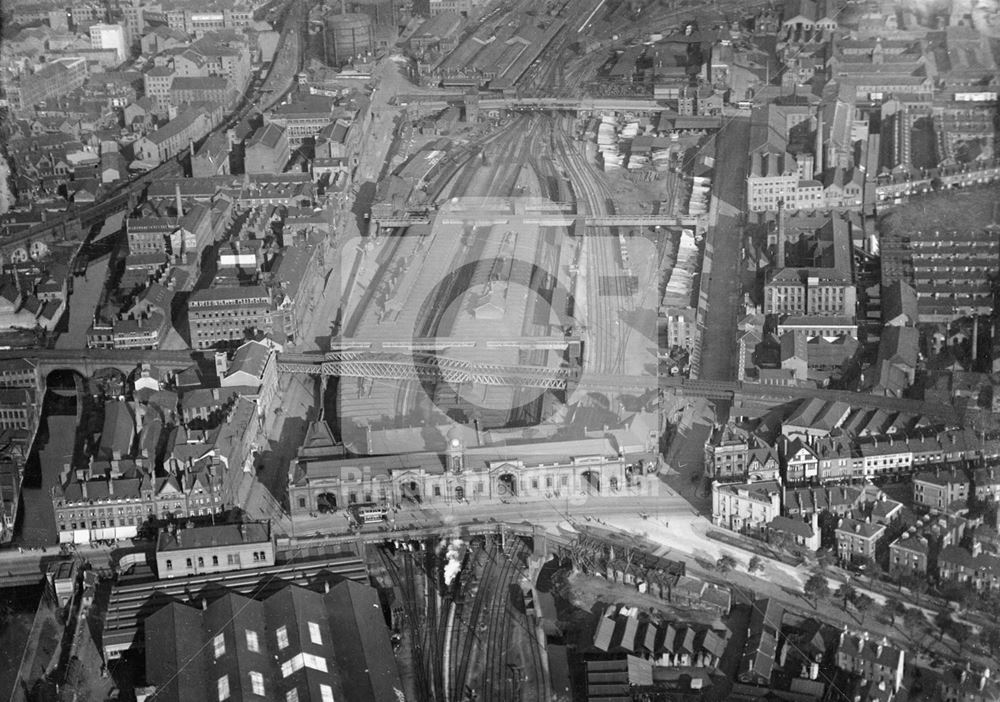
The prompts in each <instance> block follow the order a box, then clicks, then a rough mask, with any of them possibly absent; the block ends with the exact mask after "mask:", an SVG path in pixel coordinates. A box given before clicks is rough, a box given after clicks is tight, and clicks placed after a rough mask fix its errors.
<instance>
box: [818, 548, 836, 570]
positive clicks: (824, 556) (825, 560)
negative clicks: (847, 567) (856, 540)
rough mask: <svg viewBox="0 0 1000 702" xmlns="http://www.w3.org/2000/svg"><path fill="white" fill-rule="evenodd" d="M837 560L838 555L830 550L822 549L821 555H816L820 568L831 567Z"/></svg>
mask: <svg viewBox="0 0 1000 702" xmlns="http://www.w3.org/2000/svg"><path fill="white" fill-rule="evenodd" d="M836 562H837V558H836V556H834V555H833V554H832V553H831V552H830V551H820V552H819V555H818V556H817V557H816V566H817V567H818V568H819V569H820V570H826V569H827V568H831V567H833V566H834V565H835V564H836Z"/></svg>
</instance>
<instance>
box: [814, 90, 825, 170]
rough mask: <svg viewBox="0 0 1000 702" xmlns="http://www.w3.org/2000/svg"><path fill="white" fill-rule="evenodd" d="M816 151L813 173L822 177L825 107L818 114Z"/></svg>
mask: <svg viewBox="0 0 1000 702" xmlns="http://www.w3.org/2000/svg"><path fill="white" fill-rule="evenodd" d="M813 150H814V151H815V152H816V154H815V155H816V161H815V164H814V166H813V169H814V170H813V175H814V177H816V178H820V177H821V176H822V175H823V108H822V107H821V108H820V109H819V112H817V114H816V145H815V146H814V147H813Z"/></svg>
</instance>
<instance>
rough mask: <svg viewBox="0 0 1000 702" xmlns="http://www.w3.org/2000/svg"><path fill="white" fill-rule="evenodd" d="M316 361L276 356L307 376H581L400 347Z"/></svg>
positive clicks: (497, 380)
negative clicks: (469, 359) (470, 359)
mask: <svg viewBox="0 0 1000 702" xmlns="http://www.w3.org/2000/svg"><path fill="white" fill-rule="evenodd" d="M322 359H323V360H322V361H321V362H319V363H317V362H316V360H317V359H316V356H315V355H308V354H295V355H292V356H279V357H278V372H280V373H299V374H308V375H322V376H337V377H347V378H367V379H371V380H398V381H404V380H410V381H418V382H431V383H440V382H444V383H448V384H450V385H466V384H474V385H492V386H502V387H529V388H542V389H545V390H565V389H567V388H568V387H569V385H570V383H572V382H574V381H575V380H576V379H577V377H578V376H579V369H578V368H573V367H569V368H565V367H552V368H549V367H544V366H517V365H508V364H502V363H487V362H482V361H468V360H465V359H460V358H453V357H450V356H443V355H441V354H439V353H436V352H434V351H428V350H408V349H405V348H399V349H398V350H395V352H393V349H385V350H367V349H366V350H360V351H332V352H330V353H328V354H326V355H325V356H323V357H322Z"/></svg>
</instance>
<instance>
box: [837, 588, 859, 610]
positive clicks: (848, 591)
mask: <svg viewBox="0 0 1000 702" xmlns="http://www.w3.org/2000/svg"><path fill="white" fill-rule="evenodd" d="M834 594H835V595H836V596H837V597H838V598H840V599H842V600H843V601H844V609H847V605H848V604H850V603H851V602H853V601H854V598H856V597H857V596H858V591H857V590H855V589H854V586H853V585H851V584H850V583H844V584H843V585H841V586H840V587H838V588H837V592H836V593H834Z"/></svg>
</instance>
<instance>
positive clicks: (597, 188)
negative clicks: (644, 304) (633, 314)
mask: <svg viewBox="0 0 1000 702" xmlns="http://www.w3.org/2000/svg"><path fill="white" fill-rule="evenodd" d="M555 145H556V151H557V152H558V153H559V154H560V155H561V157H562V159H563V162H564V164H565V166H566V168H567V172H568V174H569V176H570V179H571V182H572V183H573V186H574V190H575V192H576V196H577V202H578V203H581V202H582V203H584V204H585V205H586V208H587V209H588V210H589V212H590V213H592V214H604V213H607V212H613V211H614V198H613V196H612V193H611V190H610V188H609V187H608V186H607V185H606V184H605V183H603V182H601V181H600V180H599V179H597V178H595V177H594V175H593V173H592V167H591V165H590V164H589V163H587V162H586V160H585V159H584V157H583V155H582V154H580V152H579V150H578V149H576V148H575V147H574V145H573V144H572V143H571V142H570V140H569V137H568V136H566V134H565V133H562V134H559V135H558V137H557V139H556V142H555ZM618 241H619V239H618V232H617V231H616V230H614V229H611V228H608V227H601V228H599V229H598V231H597V234H596V235H593V236H589V237H588V238H587V242H586V245H587V246H588V247H589V254H590V255H589V257H588V260H589V261H590V263H591V264H592V267H591V269H590V278H591V281H590V286H589V290H590V292H591V295H590V308H591V309H592V310H593V305H594V301H595V299H596V303H597V309H598V310H599V314H598V317H597V319H596V325H595V323H594V322H595V320H594V319H591V320H589V321H590V326H591V327H592V328H593V327H595V326H596V327H597V329H596V331H597V332H598V333H597V334H596V335H595V336H591V337H589V338H588V341H590V346H591V347H592V348H593V349H594V354H593V356H591V357H590V358H589V359H588V363H589V365H590V367H591V368H597V369H598V370H597V372H598V373H605V374H620V373H623V372H624V370H625V367H624V366H625V356H626V353H627V350H628V342H629V340H630V338H631V334H632V331H631V328H630V327H629V325H628V324H622V323H621V322H622V320H621V319H619V317H620V313H621V312H622V311H626V312H630V311H632V310H633V309H634V308H635V300H634V299H633V296H632V295H631V294H626V296H625V304H624V305H620V304H616V303H614V302H612V300H613V299H614V300H618V299H620V298H618V297H616V296H613V295H610V294H601V292H602V291H601V289H600V285H601V280H602V279H604V280H606V281H609V282H610V281H613V280H615V279H616V278H618V276H620V275H622V274H623V271H622V270H620V268H621V266H620V263H621V262H620V261H619V257H618V255H616V253H615V252H616V250H617V249H618V248H619V247H618ZM623 308H624V310H623Z"/></svg>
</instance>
